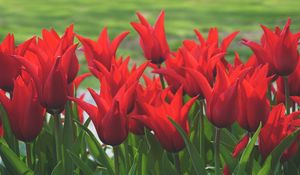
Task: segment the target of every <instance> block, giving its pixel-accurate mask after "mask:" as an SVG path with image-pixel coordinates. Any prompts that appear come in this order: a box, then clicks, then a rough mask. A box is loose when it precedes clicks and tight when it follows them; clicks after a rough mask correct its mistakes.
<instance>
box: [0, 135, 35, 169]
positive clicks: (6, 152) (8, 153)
mask: <svg viewBox="0 0 300 175" xmlns="http://www.w3.org/2000/svg"><path fill="white" fill-rule="evenodd" d="M0 155H1V157H3V158H5V160H7V162H8V163H9V165H10V166H11V167H13V168H14V170H15V172H16V173H18V174H20V175H21V174H22V175H33V174H34V173H33V171H32V170H31V169H29V168H28V167H27V166H26V164H25V163H24V162H23V161H21V160H20V159H19V157H18V156H17V155H16V154H15V153H14V152H13V151H12V150H11V149H9V147H8V145H7V143H6V142H5V140H4V139H3V138H1V139H0Z"/></svg>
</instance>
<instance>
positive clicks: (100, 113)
mask: <svg viewBox="0 0 300 175" xmlns="http://www.w3.org/2000/svg"><path fill="white" fill-rule="evenodd" d="M128 62H129V58H128V59H126V60H125V61H124V62H123V61H122V62H120V63H114V64H113V65H112V66H111V70H110V71H108V70H107V69H106V67H105V66H104V65H102V64H101V63H100V62H97V61H94V63H95V66H96V67H95V68H93V71H94V74H95V75H96V76H97V78H98V79H99V80H100V82H101V87H100V95H98V94H97V93H96V92H95V91H94V90H92V89H90V88H89V89H88V90H89V92H90V94H91V95H92V97H93V99H94V100H95V102H96V104H97V107H96V106H93V105H91V104H88V103H86V102H84V101H83V100H80V99H74V98H72V97H70V98H71V99H72V100H73V101H75V102H76V103H77V104H78V105H79V107H81V108H82V109H83V110H84V111H86V112H87V113H88V114H89V117H90V118H91V119H92V121H93V123H94V125H95V128H96V130H97V133H98V136H99V138H100V139H101V141H102V142H103V143H105V144H108V145H112V146H116V145H119V144H121V143H122V142H123V141H124V140H125V139H126V138H127V135H128V132H129V125H128V122H129V120H128V118H129V117H128V115H129V114H130V113H131V112H132V111H133V109H134V104H135V99H136V94H135V91H136V87H137V84H138V83H137V82H138V80H139V78H140V77H141V76H142V74H143V72H144V70H145V68H146V67H147V65H148V63H145V64H143V65H141V66H140V67H136V66H133V68H132V69H131V70H130V71H129V70H128ZM98 70H99V71H98Z"/></svg>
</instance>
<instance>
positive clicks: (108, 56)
mask: <svg viewBox="0 0 300 175" xmlns="http://www.w3.org/2000/svg"><path fill="white" fill-rule="evenodd" d="M128 34H129V32H127V31H126V32H122V33H121V34H120V35H118V36H117V37H116V38H115V39H114V40H113V41H112V42H110V39H109V36H108V34H107V28H104V29H103V30H102V32H101V34H100V36H99V38H98V40H97V41H93V40H91V39H89V38H84V37H82V36H79V35H77V38H78V39H79V41H80V42H81V43H82V45H83V51H84V55H85V57H86V60H87V62H88V66H89V67H95V66H94V61H97V62H100V63H101V64H103V65H104V66H105V67H106V69H107V70H110V67H111V65H112V62H114V59H116V52H117V49H118V46H119V45H120V43H121V42H122V40H124V38H125V37H126V36H127V35H128Z"/></svg>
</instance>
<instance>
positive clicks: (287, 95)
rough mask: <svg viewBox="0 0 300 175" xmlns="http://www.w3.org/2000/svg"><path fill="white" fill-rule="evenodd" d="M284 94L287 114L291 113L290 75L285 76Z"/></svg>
mask: <svg viewBox="0 0 300 175" xmlns="http://www.w3.org/2000/svg"><path fill="white" fill-rule="evenodd" d="M283 80H284V94H285V108H286V114H290V106H289V101H290V93H289V82H288V77H287V76H284V77H283Z"/></svg>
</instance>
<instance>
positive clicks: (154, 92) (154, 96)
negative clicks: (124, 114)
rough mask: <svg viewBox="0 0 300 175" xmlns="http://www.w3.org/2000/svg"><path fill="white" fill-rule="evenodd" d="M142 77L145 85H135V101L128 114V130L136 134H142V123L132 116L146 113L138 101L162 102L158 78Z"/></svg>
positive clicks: (156, 104)
mask: <svg viewBox="0 0 300 175" xmlns="http://www.w3.org/2000/svg"><path fill="white" fill-rule="evenodd" d="M143 78H144V80H145V87H143V86H142V85H140V84H139V85H138V86H137V88H136V93H137V97H136V98H137V100H136V102H135V107H134V109H133V111H132V112H131V113H130V115H129V130H130V132H132V133H134V134H136V135H143V134H144V125H143V124H142V123H141V122H139V121H137V120H135V119H133V116H135V115H145V114H146V112H145V111H144V109H143V107H142V106H140V105H139V102H138V101H141V102H147V103H148V104H151V105H155V106H159V105H161V103H162V100H161V95H160V94H162V93H164V91H163V89H162V86H161V83H160V80H159V78H153V79H150V78H149V77H147V76H146V75H144V76H143ZM165 92H167V91H165ZM165 95H167V94H165Z"/></svg>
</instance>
